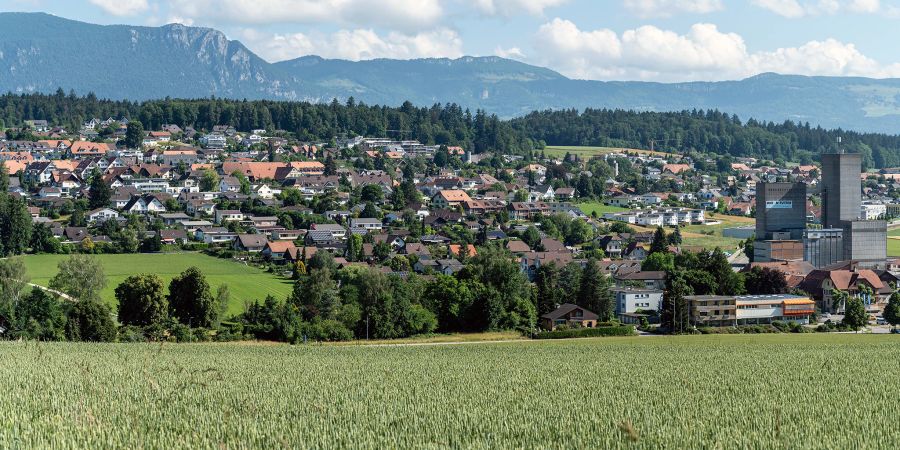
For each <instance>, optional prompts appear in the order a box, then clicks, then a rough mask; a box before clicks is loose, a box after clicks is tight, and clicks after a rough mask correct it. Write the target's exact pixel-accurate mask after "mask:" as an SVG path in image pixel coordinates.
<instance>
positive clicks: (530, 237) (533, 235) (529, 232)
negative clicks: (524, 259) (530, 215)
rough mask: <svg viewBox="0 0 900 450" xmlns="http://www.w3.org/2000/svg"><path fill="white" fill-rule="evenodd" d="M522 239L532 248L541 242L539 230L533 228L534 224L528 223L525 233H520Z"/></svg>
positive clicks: (535, 247)
mask: <svg viewBox="0 0 900 450" xmlns="http://www.w3.org/2000/svg"><path fill="white" fill-rule="evenodd" d="M522 240H523V241H525V243H526V244H528V246H529V247H531V249H532V250H535V249H537V247H538V245H539V244H540V243H541V232H540V231H538V229H537V228H535V226H534V225H529V226H528V228H526V229H525V233H524V234H523V235H522Z"/></svg>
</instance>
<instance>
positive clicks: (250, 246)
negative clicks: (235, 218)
mask: <svg viewBox="0 0 900 450" xmlns="http://www.w3.org/2000/svg"><path fill="white" fill-rule="evenodd" d="M266 244H268V240H267V239H266V236H264V235H262V234H239V235H238V237H237V240H235V241H234V249H235V250H238V251H242V252H250V253H259V252H261V251H263V250H264V249H265V248H266Z"/></svg>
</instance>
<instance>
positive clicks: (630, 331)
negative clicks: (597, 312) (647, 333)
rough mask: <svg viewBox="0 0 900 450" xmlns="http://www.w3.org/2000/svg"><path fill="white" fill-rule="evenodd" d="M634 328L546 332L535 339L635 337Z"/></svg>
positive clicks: (621, 327) (598, 328)
mask: <svg viewBox="0 0 900 450" xmlns="http://www.w3.org/2000/svg"><path fill="white" fill-rule="evenodd" d="M633 335H634V327H633V326H631V325H626V326H618V327H597V328H580V329H577V330H574V329H573V330H557V331H545V332H543V333H538V334H537V335H535V339H569V338H582V337H603V336H633Z"/></svg>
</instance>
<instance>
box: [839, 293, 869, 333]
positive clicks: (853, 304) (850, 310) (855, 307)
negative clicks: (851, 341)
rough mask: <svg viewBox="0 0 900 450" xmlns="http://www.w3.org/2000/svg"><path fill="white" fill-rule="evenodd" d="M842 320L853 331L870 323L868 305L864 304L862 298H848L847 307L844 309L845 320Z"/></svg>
mask: <svg viewBox="0 0 900 450" xmlns="http://www.w3.org/2000/svg"><path fill="white" fill-rule="evenodd" d="M842 322H843V324H844V325H846V326H848V327H850V329H852V330H853V331H857V330H859V329H860V328H862V327H864V326H866V324H867V323H869V316H868V314H866V306H865V305H863V301H862V299H861V298H859V297H857V296H853V297H850V298H848V299H847V307H846V310H845V311H844V320H843V321H842Z"/></svg>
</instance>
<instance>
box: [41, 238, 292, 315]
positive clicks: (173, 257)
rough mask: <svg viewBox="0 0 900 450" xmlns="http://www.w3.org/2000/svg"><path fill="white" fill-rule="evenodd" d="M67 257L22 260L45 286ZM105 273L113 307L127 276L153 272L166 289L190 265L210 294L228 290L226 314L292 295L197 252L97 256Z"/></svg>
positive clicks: (270, 280)
mask: <svg viewBox="0 0 900 450" xmlns="http://www.w3.org/2000/svg"><path fill="white" fill-rule="evenodd" d="M67 257H68V256H66V255H30V256H25V257H24V258H23V259H24V261H25V265H26V267H27V268H28V275H29V276H30V277H31V282H32V283H35V284H39V285H41V286H47V284H48V283H49V281H50V278H53V276H54V275H56V272H57V264H58V263H59V262H60V261H61V260H63V259H65V258H67ZM95 258H97V259H98V260H99V261H100V263H101V264H103V269H104V270H105V272H106V277H107V281H108V283H107V286H106V289H104V290H103V293H102V295H103V299H104V300H106V301H108V302H110V304H115V294H114V290H115V288H116V286H118V285H119V283H121V282H122V281H123V280H124V279H125V278H127V277H128V276H129V275H134V274H139V273H152V274H156V275H159V277H160V278H162V279H163V281H165V283H166V286H168V283H169V281H170V280H171V279H172V278H174V277H175V276H176V275H178V274H179V273H181V272H182V271H184V270H185V269H187V268H188V267H191V266H197V267H199V268H200V270H202V271H203V273H204V274H205V275H206V279H207V280H208V281H209V284H210V285H211V286H212V289H213V293H215V290H216V289H217V288H218V287H219V285H220V284H223V283H224V284H227V285H228V288H229V290H230V291H231V303H229V305H228V311H227V314H229V315H230V314H236V313H240V312H242V311H243V308H244V304H245V302H246V301H252V300H262V299H264V298H266V295H269V294H272V295H274V296H275V297H276V298H278V299H279V300H281V299H284V298H286V297H287V296H288V295H289V294H290V293H291V288H292V287H293V284H292V282H291V281H290V280H285V279H283V278H281V277H279V276H276V275H274V274H271V273H266V272H264V271H262V270H260V269H257V268H254V267H248V266H245V265H243V264H240V263H237V262H233V261H229V260H225V259H219V258H214V257H211V256H206V255H203V254H200V253H168V254H128V255H96V256H95Z"/></svg>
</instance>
